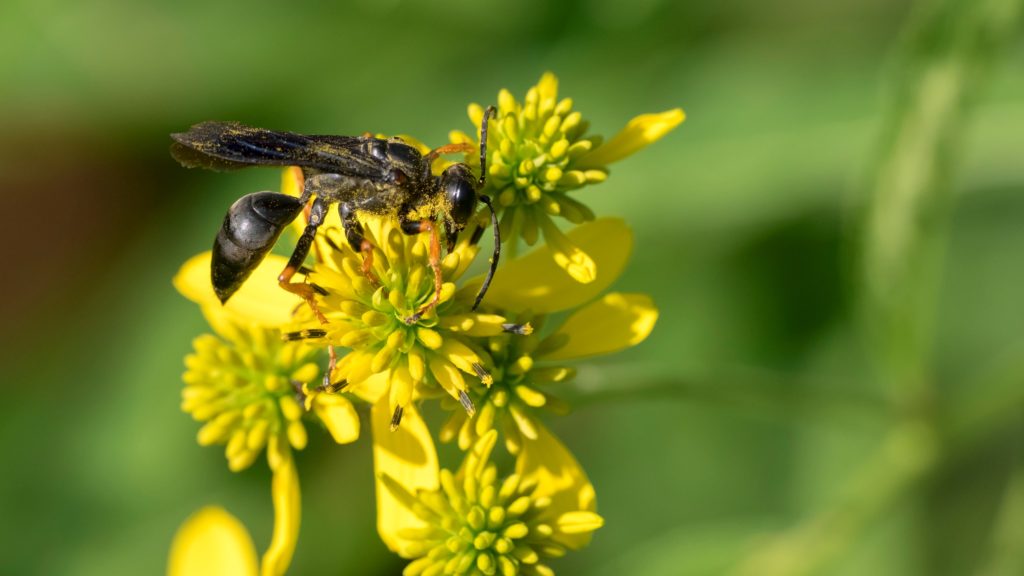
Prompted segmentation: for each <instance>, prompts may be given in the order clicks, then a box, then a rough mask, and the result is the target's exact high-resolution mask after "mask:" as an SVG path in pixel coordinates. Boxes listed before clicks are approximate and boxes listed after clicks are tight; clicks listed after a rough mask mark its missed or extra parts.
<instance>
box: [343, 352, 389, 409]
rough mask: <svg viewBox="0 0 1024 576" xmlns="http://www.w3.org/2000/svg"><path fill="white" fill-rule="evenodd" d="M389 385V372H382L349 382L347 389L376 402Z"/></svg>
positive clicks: (372, 402)
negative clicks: (359, 380)
mask: <svg viewBox="0 0 1024 576" xmlns="http://www.w3.org/2000/svg"><path fill="white" fill-rule="evenodd" d="M349 354H355V352H349ZM389 386H390V384H389V383H388V372H380V373H377V374H373V375H372V376H370V377H369V378H366V379H364V380H363V381H361V382H356V383H352V384H349V386H348V388H346V389H345V391H346V392H351V393H352V394H355V395H356V396H358V397H360V398H362V399H363V400H366V401H367V402H369V403H370V404H376V403H377V401H378V400H380V397H381V396H383V395H384V394H385V393H386V392H387V391H388V387H389Z"/></svg>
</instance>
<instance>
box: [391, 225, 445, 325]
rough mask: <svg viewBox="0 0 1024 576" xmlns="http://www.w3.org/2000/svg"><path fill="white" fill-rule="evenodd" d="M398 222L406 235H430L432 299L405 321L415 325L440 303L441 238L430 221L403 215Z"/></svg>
mask: <svg viewBox="0 0 1024 576" xmlns="http://www.w3.org/2000/svg"><path fill="white" fill-rule="evenodd" d="M399 222H400V224H401V227H402V232H405V233H406V234H410V235H411V234H422V233H424V232H429V233H430V267H431V268H432V269H433V270H434V297H433V298H431V299H430V302H427V304H426V305H425V306H423V307H422V308H420V309H419V310H417V311H416V313H415V314H413V315H412V316H409V317H408V318H406V319H405V323H406V324H415V323H416V322H419V320H420V318H422V317H423V315H424V314H426V313H427V312H429V311H430V310H431V309H432V308H434V307H435V306H437V304H438V302H440V301H441V285H442V284H443V283H444V281H443V279H442V277H441V238H440V235H439V234H438V232H437V225H436V224H434V223H433V222H431V221H430V220H411V219H409V217H408V216H406V215H404V214H403V215H402V216H400V217H399Z"/></svg>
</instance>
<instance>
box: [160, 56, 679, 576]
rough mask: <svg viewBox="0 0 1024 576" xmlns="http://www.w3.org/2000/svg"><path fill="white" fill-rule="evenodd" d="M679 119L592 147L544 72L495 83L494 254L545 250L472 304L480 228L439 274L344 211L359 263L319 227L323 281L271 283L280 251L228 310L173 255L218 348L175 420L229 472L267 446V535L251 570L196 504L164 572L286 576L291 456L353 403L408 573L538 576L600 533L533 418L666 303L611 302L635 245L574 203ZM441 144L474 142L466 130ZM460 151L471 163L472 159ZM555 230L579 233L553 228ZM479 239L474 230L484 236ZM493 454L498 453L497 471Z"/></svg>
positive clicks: (432, 262) (207, 354)
mask: <svg viewBox="0 0 1024 576" xmlns="http://www.w3.org/2000/svg"><path fill="white" fill-rule="evenodd" d="M483 114H484V111H483V108H482V107H480V106H478V105H471V106H470V109H469V115H470V119H471V120H472V121H473V123H474V124H475V125H476V126H477V128H478V132H479V128H480V125H481V123H482V120H483ZM683 117H684V116H683V113H682V111H681V110H678V109H676V110H672V111H669V112H664V113H661V114H652V115H644V116H639V117H637V118H634V119H633V120H632V121H631V122H630V123H629V124H628V125H627V126H626V128H625V129H624V130H623V131H622V132H620V133H619V134H618V135H616V136H613V137H612V138H610V139H608V140H603V139H602V138H601V137H600V136H597V135H591V134H589V133H588V128H589V126H588V123H587V122H586V121H585V120H584V119H583V117H582V115H581V114H580V113H579V112H577V111H574V110H573V102H572V100H570V99H568V98H563V99H561V100H559V99H558V95H557V80H556V79H555V77H554V75H552V74H545V75H544V76H543V77H542V78H541V80H540V82H539V83H538V84H537V85H536V86H534V87H532V88H531V89H530V90H529V91H528V92H527V94H526V97H525V99H524V100H523V101H522V102H518V101H517V100H516V99H515V98H514V97H513V96H512V95H511V93H509V92H508V91H505V90H503V91H502V92H501V93H500V94H499V95H498V111H497V115H496V116H495V118H494V119H493V120H492V121H491V129H490V131H489V136H488V140H489V142H488V146H489V155H488V162H489V164H488V180H487V185H486V186H487V189H486V190H483V191H482V193H484V194H488V195H490V196H491V197H492V198H494V199H495V200H496V202H495V204H496V208H497V209H498V211H499V212H500V214H501V221H500V224H499V225H500V227H501V229H502V230H501V231H502V238H503V244H504V247H507V248H508V249H507V250H504V252H505V254H509V253H510V252H511V253H512V254H515V253H516V246H517V245H518V244H519V242H520V240H522V241H523V242H524V243H525V244H526V245H534V244H536V243H537V241H538V239H539V238H540V237H543V238H544V240H545V242H544V244H543V245H540V246H537V247H536V248H535V249H534V250H533V251H531V252H530V253H528V254H525V255H523V256H520V257H513V258H504V259H503V260H502V262H501V265H500V267H499V269H498V272H497V275H496V276H495V277H494V280H493V283H492V284H491V285H490V288H489V290H488V291H487V293H486V297H485V298H484V300H483V303H482V305H481V306H480V307H479V308H477V307H476V306H475V305H474V303H475V296H476V294H477V293H478V291H479V290H480V288H481V286H482V285H483V284H484V281H485V280H484V277H483V275H476V274H475V273H470V271H471V270H474V269H480V268H482V267H483V266H484V264H485V263H483V262H480V261H479V260H480V258H478V253H479V252H480V248H479V246H477V244H476V240H477V239H478V238H479V237H480V234H479V233H476V234H473V233H469V234H463V235H462V236H461V237H460V238H459V239H458V241H457V242H455V243H454V245H453V246H450V247H449V250H448V251H447V253H446V254H444V255H443V257H441V258H440V259H439V260H438V259H436V257H432V253H433V254H436V248H437V244H436V238H435V239H433V242H434V243H433V244H432V240H431V239H429V238H428V237H427V235H426V234H416V235H410V234H407V233H403V230H402V228H401V227H400V225H399V223H398V221H397V219H396V218H393V217H389V216H382V215H373V216H371V215H365V214H358V215H357V217H358V218H359V221H360V224H361V226H362V229H363V233H364V236H365V238H366V240H367V241H368V244H364V249H363V250H362V251H354V250H352V249H351V248H350V247H349V244H348V242H347V241H346V236H345V233H344V231H343V230H342V229H341V228H340V227H337V226H331V225H327V224H325V225H323V226H321V227H320V230H319V232H318V233H317V236H316V237H315V239H314V241H313V250H312V252H311V258H310V259H309V260H308V261H307V263H306V265H305V266H303V267H302V268H301V269H300V270H298V275H297V276H296V278H297V279H300V280H301V281H303V282H305V283H307V284H309V285H311V286H313V287H314V288H315V290H313V296H312V297H311V298H309V299H308V300H307V301H303V300H302V299H300V298H297V297H296V296H295V295H294V294H291V293H289V292H286V291H284V290H281V289H280V288H278V287H277V283H278V282H277V273H278V272H280V271H281V270H282V269H284V267H285V265H286V263H285V261H284V259H283V258H280V257H277V256H273V255H272V256H269V257H267V258H266V259H265V260H264V261H263V262H262V263H261V264H260V265H259V267H257V269H256V271H255V272H254V273H253V275H252V276H251V277H250V278H249V279H248V280H247V282H246V283H245V284H244V285H243V286H242V288H241V289H240V290H239V291H238V292H237V293H236V294H235V295H234V296H233V297H232V298H231V300H230V301H229V302H228V303H227V304H226V305H224V306H221V305H220V303H219V302H218V301H217V299H216V296H215V295H214V293H213V290H212V287H211V286H210V281H209V266H210V255H209V253H206V254H201V255H199V256H197V257H195V258H193V259H191V260H190V261H188V262H186V263H185V265H184V266H183V267H182V269H181V271H180V272H179V274H178V276H177V277H176V278H175V286H176V287H177V288H178V290H179V291H180V292H182V293H183V294H184V295H185V296H186V297H188V298H189V299H191V300H193V301H194V302H196V303H197V304H199V306H200V309H201V310H202V311H203V313H204V315H205V316H206V318H207V320H208V321H209V323H210V325H211V327H212V329H213V332H214V333H215V334H216V335H212V334H207V335H203V336H200V337H199V338H197V339H196V341H195V343H194V348H195V351H194V353H193V354H191V355H189V356H188V357H187V358H186V372H185V375H184V380H185V388H184V391H183V403H182V408H183V410H185V411H186V412H188V413H189V414H191V415H192V416H193V417H194V418H196V419H197V420H200V421H202V422H204V424H203V425H202V427H201V428H199V430H198V440H199V443H200V444H202V445H210V444H225V445H226V448H225V452H226V455H227V458H228V464H229V468H230V469H231V470H240V469H243V468H245V467H247V466H249V465H251V464H252V463H253V462H254V461H255V459H256V457H257V456H258V455H259V454H261V453H262V451H263V450H264V449H266V453H267V460H268V463H269V464H270V467H271V469H272V470H273V472H274V480H273V485H272V494H273V501H274V510H275V525H274V534H273V537H272V541H271V544H270V546H269V547H268V549H267V551H266V553H265V554H264V556H263V558H262V560H258V559H257V558H256V554H255V550H254V548H253V544H252V541H251V539H250V538H249V536H248V533H247V532H246V530H245V528H244V526H242V525H241V524H240V523H239V522H238V521H237V520H235V519H234V518H233V517H232V516H231V515H230V514H228V513H227V512H225V511H223V510H221V509H219V508H208V509H204V510H203V511H200V512H199V513H197V514H196V515H195V516H193V517H192V518H190V519H189V520H188V521H187V522H186V523H185V524H184V525H183V526H182V528H181V529H180V531H179V533H178V536H177V537H176V538H175V542H174V545H173V547H172V554H171V564H170V568H169V573H170V574H172V575H177V574H197V573H217V574H254V573H256V571H257V570H259V571H260V572H261V573H262V574H267V575H271V574H283V573H284V572H285V571H286V570H287V567H288V564H289V562H290V559H291V555H292V553H293V551H294V548H295V542H296V540H297V538H298V528H299V518H300V513H299V502H300V495H299V488H298V474H297V470H296V466H295V455H294V454H293V451H295V450H302V448H303V447H304V446H305V445H306V437H307V430H308V429H310V428H309V425H310V424H317V426H314V427H313V428H312V429H315V428H317V427H323V428H326V429H327V430H328V432H329V433H330V434H331V436H332V437H333V438H334V440H335V441H336V442H338V443H342V444H343V443H348V442H352V441H354V440H355V439H356V438H357V437H358V436H359V434H360V431H361V428H360V426H361V425H360V422H359V417H358V415H357V411H356V409H355V404H358V403H365V404H368V405H369V408H370V409H369V413H370V426H369V429H370V432H371V435H372V440H373V466H374V471H375V477H376V480H377V488H376V500H377V528H378V532H379V535H380V537H381V539H382V541H383V542H384V543H385V544H386V545H387V546H388V548H390V549H391V550H393V551H394V552H395V553H396V554H398V555H400V556H401V557H403V558H406V559H408V560H409V564H408V565H407V567H406V569H405V572H404V573H405V574H406V575H408V576H415V575H428V574H502V575H505V576H509V575H514V574H525V575H548V574H553V573H554V572H553V570H552V568H551V565H550V564H549V561H550V560H551V559H554V558H558V557H560V556H562V555H563V554H565V553H566V552H567V551H570V550H577V549H579V548H582V547H583V546H585V545H586V544H587V543H589V541H590V538H591V535H592V533H593V532H594V531H595V530H597V529H598V528H600V527H601V526H602V525H603V523H604V520H603V519H602V517H601V516H599V515H598V514H597V512H596V495H595V491H594V487H593V485H592V484H591V483H590V480H589V479H588V478H587V475H586V473H585V472H584V471H583V468H582V467H581V466H580V464H579V462H577V461H576V459H575V458H574V457H573V455H572V453H571V452H570V451H569V449H568V448H566V446H565V445H564V444H563V443H562V442H561V440H559V439H558V438H557V437H556V436H555V435H554V434H553V433H552V431H551V430H550V429H549V428H548V427H547V425H546V423H545V420H546V417H545V415H546V414H556V415H557V414H564V413H565V412H566V411H567V410H568V408H569V406H568V405H567V403H566V402H564V401H563V400H561V399H559V394H558V388H559V387H562V386H564V385H565V383H566V382H567V381H569V380H571V379H572V378H574V377H575V374H576V370H575V368H574V367H573V364H572V363H573V362H575V361H576V360H578V359H581V358H586V357H590V356H595V355H601V354H609V353H613V352H616V351H618V350H622V349H624V348H627V347H630V346H634V345H636V344H638V343H640V342H642V341H643V340H644V339H646V338H647V336H648V335H649V334H650V333H651V331H652V329H653V327H654V324H655V322H656V320H657V309H656V308H655V307H654V304H653V303H652V302H651V300H650V298H648V297H647V296H645V295H643V294H627V293H619V292H608V289H609V288H610V286H611V285H612V283H613V282H614V281H615V279H616V278H617V277H618V276H619V274H620V273H621V272H622V270H623V269H624V267H625V265H626V262H627V260H628V258H629V254H630V252H631V249H632V242H633V240H632V234H631V232H630V230H629V228H628V227H627V226H626V225H625V223H624V222H623V221H622V220H619V219H615V218H596V217H595V215H594V214H593V212H592V211H591V210H590V209H589V208H587V207H586V206H585V205H584V204H583V203H581V202H580V201H578V200H577V199H575V198H574V197H572V196H570V193H572V192H574V191H576V190H578V189H579V188H582V187H583V186H585V185H587V184H594V183H598V182H602V181H604V180H605V179H606V178H607V176H608V168H607V166H608V164H610V163H612V162H614V161H617V160H619V159H621V158H624V157H625V156H627V155H629V154H632V153H633V152H635V151H637V150H639V149H641V148H643V147H644V146H646V145H647V144H650V143H651V142H654V141H656V140H657V139H659V138H661V137H662V136H663V135H664V134H666V133H667V132H668V131H670V130H671V129H672V128H674V127H675V126H676V125H678V124H679V123H680V122H682V120H683ZM451 141H452V142H453V143H455V144H463V145H467V144H468V145H469V146H464V148H465V149H467V150H468V149H470V148H473V149H477V150H478V149H479V146H480V142H478V141H477V138H476V137H475V136H471V135H468V134H465V133H462V132H452V134H451ZM466 159H467V164H470V165H471V166H474V167H477V168H478V158H477V157H476V156H475V155H474V154H473V153H472V152H467V155H466ZM441 167H443V163H442V161H438V164H437V166H435V168H441ZM301 176H302V174H301V171H300V170H299V169H298V168H289V169H287V170H286V171H285V173H284V176H283V181H282V191H283V192H285V193H288V194H292V195H298V190H299V189H300V186H301V183H302V178H301ZM479 216H482V215H479ZM555 216H561V217H563V218H564V219H565V220H567V221H568V222H569V223H571V224H574V225H576V226H575V227H573V228H571V229H569V230H567V231H564V232H563V231H562V230H561V229H559V228H558V226H557V225H556V223H555V221H554V220H553V217H555ZM300 220H301V218H300ZM301 224H302V223H301V222H299V223H298V224H296V225H295V226H301ZM486 225H487V224H486V220H485V219H483V218H482V217H478V220H477V223H476V224H475V226H476V227H478V228H477V231H478V232H479V227H483V226H486ZM367 246H369V247H367ZM474 263H475V264H474ZM435 272H437V274H436V275H435ZM325 357H328V358H329V361H328V360H327V358H325ZM323 365H326V369H324V370H321V369H320V368H319V367H320V366H323ZM435 407H440V408H441V409H442V410H447V411H448V412H449V413H448V415H447V419H446V421H445V423H444V424H443V425H442V426H441V427H440V429H438V430H431V429H430V427H429V426H428V425H427V420H426V419H424V417H423V416H422V411H424V410H431V409H436V408H435ZM435 439H437V440H439V441H442V442H455V443H456V444H457V446H458V447H459V449H460V450H461V452H462V453H463V456H462V458H461V463H460V464H458V465H457V466H442V465H441V462H440V461H439V460H440V458H439V455H438V451H437V448H436V445H435ZM499 440H500V442H499ZM499 446H500V447H503V448H504V450H505V452H506V453H507V454H506V455H505V456H504V457H497V458H496V457H495V450H496V449H497V447H499ZM500 462H512V463H514V464H512V465H510V466H508V467H505V466H503V465H501V464H500ZM211 570H212V572H211Z"/></svg>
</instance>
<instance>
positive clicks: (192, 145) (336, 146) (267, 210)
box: [171, 106, 501, 324]
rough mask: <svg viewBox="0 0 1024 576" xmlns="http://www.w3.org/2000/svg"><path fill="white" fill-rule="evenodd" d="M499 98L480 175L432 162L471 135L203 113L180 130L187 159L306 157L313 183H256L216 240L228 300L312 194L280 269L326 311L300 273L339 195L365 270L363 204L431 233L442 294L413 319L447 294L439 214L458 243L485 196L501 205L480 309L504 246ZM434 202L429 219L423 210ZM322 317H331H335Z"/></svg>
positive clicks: (307, 177)
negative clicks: (436, 144)
mask: <svg viewBox="0 0 1024 576" xmlns="http://www.w3.org/2000/svg"><path fill="white" fill-rule="evenodd" d="M493 113H494V106H489V107H488V108H487V110H486V111H485V112H484V117H483V122H482V124H481V127H480V177H479V178H474V177H473V173H472V171H471V170H470V168H469V166H467V165H466V164H464V163H456V164H452V165H451V166H449V167H447V168H445V170H444V171H443V172H442V173H441V174H440V175H439V176H434V175H433V173H432V172H431V164H433V162H434V160H435V159H436V158H437V157H438V156H440V155H442V154H451V153H456V152H466V151H468V150H471V149H472V146H471V145H469V144H449V145H446V146H441V147H440V148H435V149H433V150H431V151H430V152H429V153H427V154H425V155H424V154H421V153H420V152H419V150H417V149H416V148H414V147H413V146H410V145H409V144H407V143H405V142H403V141H402V140H401V139H399V138H388V139H383V138H375V137H373V136H371V135H369V134H364V135H363V136H322V135H321V136H308V135H303V134H296V133H292V132H278V131H274V130H267V129H264V128H253V127H251V126H246V125H244V124H240V123H237V122H203V123H200V124H196V125H195V126H192V127H191V128H190V129H189V131H188V132H184V133H180V134H171V138H172V139H173V140H174V142H173V143H172V144H171V155H172V156H174V158H175V159H176V160H177V161H178V162H179V163H181V165H182V166H185V167H187V168H207V169H210V170H218V171H223V170H235V169H239V168H247V167H250V166H298V167H300V168H302V172H303V176H304V185H303V190H302V194H301V196H299V197H298V198H295V197H293V196H289V195H287V194H279V193H276V192H254V193H252V194H247V195H245V196H243V197H241V198H239V199H238V200H237V201H236V202H235V203H234V204H232V205H231V208H230V209H229V210H228V213H227V216H225V218H224V224H223V226H221V229H220V231H219V232H217V237H216V239H215V240H214V243H213V263H212V266H211V279H212V281H213V288H214V291H215V292H216V294H217V297H218V298H219V299H220V301H221V303H224V302H227V300H228V298H230V297H231V295H232V294H234V293H235V291H236V290H238V288H239V287H240V286H241V285H242V284H243V283H244V282H245V280H246V278H248V277H249V275H250V274H251V273H252V271H253V270H255V269H256V266H257V265H258V264H259V263H260V262H261V261H262V260H263V259H264V258H265V257H266V255H267V254H268V253H269V252H270V249H271V248H273V246H274V244H275V243H276V242H277V239H278V237H280V235H281V233H282V232H283V231H284V229H285V227H286V226H287V225H288V224H289V223H291V222H292V221H293V220H295V218H297V217H298V215H299V214H300V213H301V212H303V209H304V208H305V207H306V205H307V204H308V203H309V201H310V200H311V199H312V200H313V203H312V205H311V206H310V207H309V212H308V222H307V225H306V228H305V230H304V231H303V233H302V235H301V236H300V237H299V240H298V242H297V244H296V246H295V250H294V251H293V252H292V255H291V258H290V259H289V260H288V265H287V266H286V267H285V269H284V270H283V271H282V272H281V274H280V276H278V283H279V284H280V286H281V287H282V288H284V289H285V290H287V291H289V292H292V293H294V294H297V295H298V296H301V297H302V298H303V299H304V300H305V301H306V302H307V303H308V304H309V306H310V308H311V309H312V310H313V311H314V312H315V313H316V314H317V316H320V313H319V311H318V310H317V306H316V303H315V301H314V294H315V290H316V287H315V286H312V285H310V284H306V283H304V282H293V281H292V277H293V276H294V275H295V274H296V273H297V272H298V271H299V269H300V267H301V266H302V263H303V261H305V259H306V255H307V254H309V250H310V247H311V246H312V244H313V239H314V237H315V236H316V231H317V229H318V228H319V227H320V225H321V224H323V222H324V219H325V218H326V216H327V213H328V211H329V210H330V207H331V206H332V205H333V204H338V212H339V215H340V216H341V224H342V228H343V229H344V232H345V238H346V240H347V241H348V243H349V245H350V246H351V247H352V249H353V250H355V251H357V252H362V254H363V272H364V274H367V275H368V276H369V274H370V266H371V262H372V260H371V257H372V254H373V252H372V250H373V246H372V245H371V244H370V243H369V242H368V241H367V240H366V239H365V238H364V236H363V229H362V225H361V224H360V223H359V221H358V220H357V218H356V216H357V215H358V214H360V213H366V214H374V215H379V216H387V217H394V218H397V219H398V221H399V225H400V227H401V230H402V231H403V232H404V233H406V234H410V235H412V234H421V233H429V234H430V235H431V238H430V254H429V261H430V267H431V268H432V269H433V272H434V297H433V298H432V299H431V301H430V302H428V303H427V304H425V305H424V306H423V307H422V308H420V309H419V310H417V311H416V312H415V313H414V314H412V315H411V316H409V317H407V318H405V319H404V320H405V322H406V323H408V324H413V323H415V322H417V321H418V320H419V319H420V317H422V316H423V314H425V313H426V312H428V311H429V310H430V309H432V308H433V307H434V306H436V305H437V304H438V301H439V299H440V294H441V285H442V278H441V266H440V261H441V244H440V238H439V232H438V230H437V223H436V221H437V218H438V217H443V222H444V229H445V234H446V240H447V247H448V250H449V251H450V250H452V248H453V247H454V245H455V242H456V240H457V238H458V234H459V232H460V231H461V230H462V229H463V228H465V226H466V224H467V223H468V222H469V220H470V218H471V217H472V216H473V214H474V213H475V212H476V204H477V202H478V201H479V202H483V203H484V204H485V205H486V206H487V208H488V209H489V210H490V213H491V225H492V227H493V228H494V253H493V255H492V257H491V265H490V269H489V270H488V273H487V277H486V279H485V280H484V283H483V285H481V287H480V291H479V292H478V293H477V295H476V299H475V301H474V303H473V309H474V310H475V309H476V308H477V307H478V306H479V305H480V301H481V300H483V297H484V294H486V292H487V288H488V286H489V285H490V283H491V279H492V278H493V277H494V272H495V270H496V269H497V267H498V257H499V255H500V253H501V237H500V232H499V231H498V221H497V215H496V214H495V212H494V206H493V205H492V204H491V199H490V198H488V197H487V196H486V195H482V194H479V190H481V189H482V188H483V185H484V182H485V179H486V175H487V123H488V118H489V117H490V116H491V115H492V114H493ZM425 210H429V211H431V215H430V217H428V218H421V217H420V216H419V215H420V214H422V213H423V212H424V211H425ZM320 317H321V321H325V319H324V318H323V317H322V316H320Z"/></svg>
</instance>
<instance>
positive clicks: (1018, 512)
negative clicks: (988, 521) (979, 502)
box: [977, 462, 1024, 576]
mask: <svg viewBox="0 0 1024 576" xmlns="http://www.w3.org/2000/svg"><path fill="white" fill-rule="evenodd" d="M977 574H978V576H1014V575H1017V574H1024V466H1022V465H1021V463H1020V462H1018V463H1017V468H1016V470H1014V473H1013V476H1012V477H1011V478H1010V482H1009V483H1008V484H1007V486H1006V495H1005V496H1003V502H1002V504H1001V505H1000V510H999V518H998V520H997V522H996V528H995V533H994V534H993V538H992V549H991V553H990V556H989V559H988V561H987V562H985V564H984V566H983V567H982V568H981V569H980V570H978V572H977Z"/></svg>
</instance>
